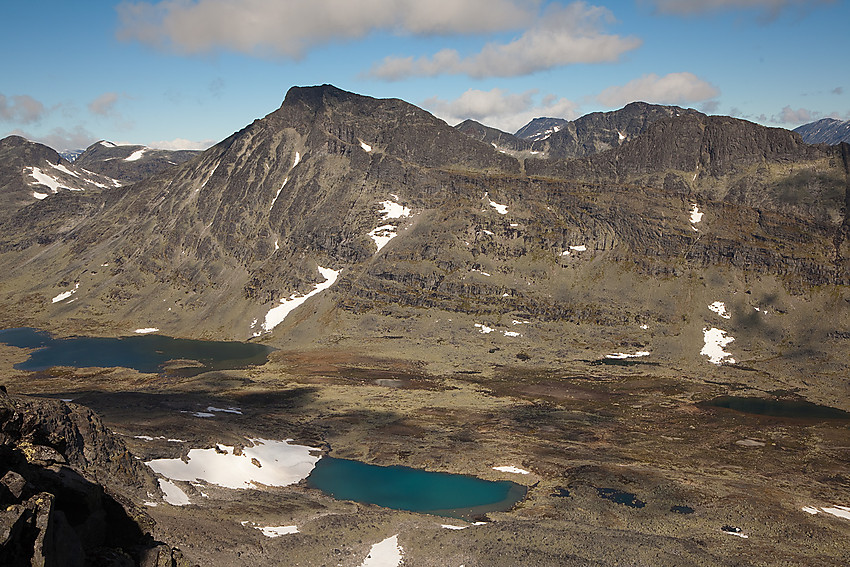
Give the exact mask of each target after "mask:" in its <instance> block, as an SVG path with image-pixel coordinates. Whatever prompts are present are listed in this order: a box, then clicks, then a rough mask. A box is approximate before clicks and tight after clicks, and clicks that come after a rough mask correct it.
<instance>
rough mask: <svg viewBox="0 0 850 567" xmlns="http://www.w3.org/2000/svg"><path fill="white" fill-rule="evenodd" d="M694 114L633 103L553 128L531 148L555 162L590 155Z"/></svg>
mask: <svg viewBox="0 0 850 567" xmlns="http://www.w3.org/2000/svg"><path fill="white" fill-rule="evenodd" d="M695 115H700V113H699V112H697V111H696V110H693V109H689V108H688V109H686V108H679V107H678V106H661V105H657V104H647V103H645V102H633V103H631V104H628V105H626V106H625V107H623V108H622V109H620V110H615V111H612V112H593V113H591V114H586V115H585V116H582V117H581V118H578V119H576V120H573V121H571V122H567V123H565V124H562V125H559V126H554V127H553V128H552V129H553V131H552V132H551V133H549V134H547V135H545V136H544V137H540V138H539V139H537V140H535V141H534V144H532V149H533V150H535V151H540V152H543V153H545V155H546V157H548V158H555V159H569V158H576V157H584V156H589V155H593V154H597V153H599V152H603V151H605V150H609V149H611V148H617V147H619V146H621V145H623V143H625V142H626V141H628V140H631V139H633V138H635V137H637V136H639V135H640V134H643V132H645V131H646V130H647V128H648V127H649V125H650V124H653V123H655V122H657V121H659V120H661V119H664V118H671V117H679V116H695ZM555 128H557V130H555Z"/></svg>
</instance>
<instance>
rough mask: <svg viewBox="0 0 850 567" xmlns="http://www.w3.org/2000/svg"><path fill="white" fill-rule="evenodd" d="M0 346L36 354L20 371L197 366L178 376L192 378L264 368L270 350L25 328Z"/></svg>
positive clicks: (3, 335) (11, 332)
mask: <svg viewBox="0 0 850 567" xmlns="http://www.w3.org/2000/svg"><path fill="white" fill-rule="evenodd" d="M0 343H4V344H7V345H10V346H14V347H19V348H27V349H36V350H33V351H32V352H30V357H29V359H27V360H25V361H24V362H21V363H19V364H16V365H15V368H17V369H18V370H46V369H48V368H51V367H53V366H72V367H76V368H87V367H91V366H96V367H106V368H109V367H115V366H120V367H124V368H133V369H135V370H138V371H139V372H145V373H157V372H161V371H162V369H163V365H164V364H165V363H167V362H169V361H172V360H190V361H196V362H197V363H199V364H200V366H197V365H191V364H190V365H188V366H187V365H183V367H182V368H179V369H178V370H177V372H179V373H180V374H190V375H191V374H199V373H201V372H206V371H209V370H228V369H233V368H244V367H246V366H252V365H258V364H265V363H266V362H267V361H268V356H269V353H271V352H272V351H273V350H274V349H273V348H271V347H268V346H265V345H259V344H253V343H240V342H225V341H197V340H191V339H174V338H171V337H166V336H163V335H138V336H132V337H117V338H113V337H70V338H67V339H55V338H53V337H51V336H50V335H49V334H48V333H45V332H43V331H39V330H37V329H31V328H29V327H22V328H18V329H5V330H2V331H0Z"/></svg>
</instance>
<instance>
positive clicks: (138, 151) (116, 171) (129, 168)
mask: <svg viewBox="0 0 850 567" xmlns="http://www.w3.org/2000/svg"><path fill="white" fill-rule="evenodd" d="M200 153H201V152H200V151H197V150H158V149H154V148H148V147H147V146H139V145H120V146H119V145H116V144H113V143H112V142H107V141H105V140H101V141H100V142H97V143H94V144H92V145H91V146H89V147H88V148H86V150H85V151H84V152H83V153H82V154H80V156H79V157H77V159H76V160H75V161H74V163H75V164H76V165H78V166H80V167H85V168H87V169H89V170H90V171H95V172H97V173H100V174H102V175H106V176H109V177H112V178H114V179H117V180H119V181H120V182H121V183H122V184H124V185H127V184H130V183H136V182H137V181H141V180H142V179H146V178H148V177H151V176H152V175H156V174H157V173H160V172H162V171H165V170H167V169H170V168H171V167H174V166H175V165H179V164H181V163H183V162H186V161H189V160H190V159H192V158H194V157H195V156H197V155H198V154H200Z"/></svg>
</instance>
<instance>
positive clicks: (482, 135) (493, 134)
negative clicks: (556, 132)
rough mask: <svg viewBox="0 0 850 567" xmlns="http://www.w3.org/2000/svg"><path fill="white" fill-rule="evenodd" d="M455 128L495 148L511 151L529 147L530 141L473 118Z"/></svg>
mask: <svg viewBox="0 0 850 567" xmlns="http://www.w3.org/2000/svg"><path fill="white" fill-rule="evenodd" d="M455 128H457V129H458V131H460V132H463V133H464V134H466V135H467V136H469V137H470V138H475V139H476V140H480V141H482V142H485V143H487V144H490V145H492V146H493V147H495V148H497V149H505V150H512V151H523V150H530V149H531V142H530V141H528V140H523V139H522V138H518V137H517V136H514V135H512V134H508V133H507V132H502V131H501V130H498V129H496V128H491V127H490V126H485V125H484V124H481V123H480V122H476V121H475V120H464V121H463V122H461V123H460V124H458V125H456V126H455Z"/></svg>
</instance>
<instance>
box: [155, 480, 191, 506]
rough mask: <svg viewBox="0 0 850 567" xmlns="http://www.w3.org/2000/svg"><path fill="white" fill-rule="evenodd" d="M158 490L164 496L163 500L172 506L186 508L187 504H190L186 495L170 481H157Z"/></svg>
mask: <svg viewBox="0 0 850 567" xmlns="http://www.w3.org/2000/svg"><path fill="white" fill-rule="evenodd" d="M159 489H160V490H162V493H163V494H164V495H165V496H164V497H163V499H164V500H165V501H166V502H168V503H169V504H171V505H172V506H186V505H187V504H191V501H190V500H189V497H188V496H186V493H185V492H183V491H182V490H181V489H180V487H179V486H177V485H176V484H174V483H173V482H171V481H170V480H163V479H159Z"/></svg>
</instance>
